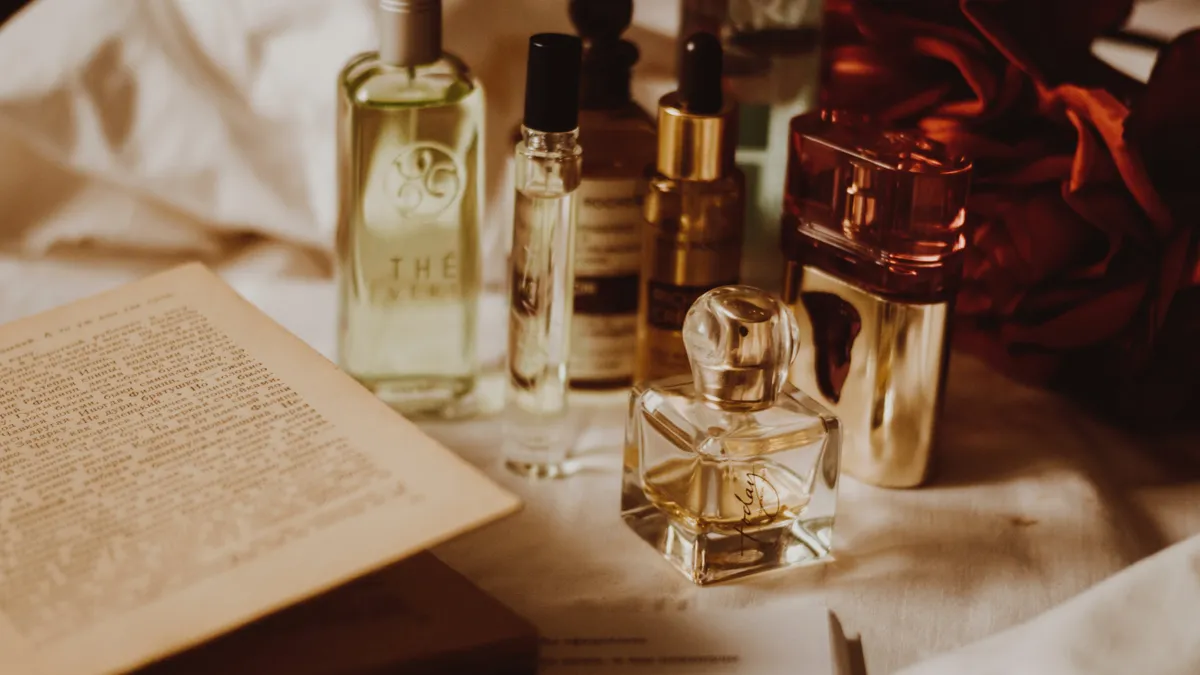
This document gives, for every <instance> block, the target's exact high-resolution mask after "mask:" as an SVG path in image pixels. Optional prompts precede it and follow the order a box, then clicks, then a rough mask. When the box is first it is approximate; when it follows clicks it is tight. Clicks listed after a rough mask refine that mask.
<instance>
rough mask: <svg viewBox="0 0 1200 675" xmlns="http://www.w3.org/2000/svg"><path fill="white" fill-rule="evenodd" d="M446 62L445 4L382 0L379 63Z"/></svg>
mask: <svg viewBox="0 0 1200 675" xmlns="http://www.w3.org/2000/svg"><path fill="white" fill-rule="evenodd" d="M440 58H442V0H379V59H380V60H381V61H383V62H384V63H390V64H393V65H397V66H419V65H422V64H425V63H433V62H434V61H437V60H438V59H440Z"/></svg>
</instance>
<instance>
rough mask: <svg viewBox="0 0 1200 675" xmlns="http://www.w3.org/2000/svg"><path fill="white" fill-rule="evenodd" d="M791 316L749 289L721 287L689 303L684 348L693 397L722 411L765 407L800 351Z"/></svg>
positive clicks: (782, 306)
mask: <svg viewBox="0 0 1200 675" xmlns="http://www.w3.org/2000/svg"><path fill="white" fill-rule="evenodd" d="M799 333H800V328H799V326H798V325H797V324H796V317H795V316H793V315H792V311H791V310H790V309H789V308H788V307H787V305H785V304H783V303H782V302H781V301H779V300H778V299H776V298H775V297H774V296H772V295H771V294H769V293H767V292H766V291H762V290H759V289H757V288H754V287H752V286H721V287H719V288H714V289H713V290H711V291H709V292H707V293H705V294H704V295H702V296H700V298H699V299H697V300H696V302H695V303H693V304H692V307H691V309H689V310H688V313H687V318H685V319H684V322H683V343H684V346H685V347H686V348H687V353H688V360H689V361H690V362H691V366H692V379H693V381H694V386H695V389H696V395H697V396H699V397H700V398H702V399H703V400H705V401H707V402H709V403H713V404H716V405H718V406H720V407H723V408H730V409H734V410H756V409H761V408H767V407H770V406H771V405H772V404H773V403H774V402H775V398H776V396H777V395H778V394H779V392H780V391H781V390H782V389H783V386H784V385H785V384H786V383H787V379H788V371H789V369H790V367H791V364H792V360H793V359H795V358H796V351H797V350H798V348H799V343H798V339H799Z"/></svg>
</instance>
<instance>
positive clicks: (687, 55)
mask: <svg viewBox="0 0 1200 675" xmlns="http://www.w3.org/2000/svg"><path fill="white" fill-rule="evenodd" d="M722 61H723V54H722V52H721V41H720V40H718V39H717V37H716V36H715V35H713V34H711V33H695V34H693V35H692V36H691V37H689V38H688V39H687V42H686V43H685V44H684V46H683V64H682V65H683V67H682V69H681V72H680V74H679V99H680V102H681V104H682V107H683V110H684V112H688V113H691V114H693V115H715V114H717V113H719V112H721V106H723V105H724V104H725V99H724V95H723V94H722V93H721V75H722V68H723V66H722Z"/></svg>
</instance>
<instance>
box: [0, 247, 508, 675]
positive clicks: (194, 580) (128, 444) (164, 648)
mask: <svg viewBox="0 0 1200 675" xmlns="http://www.w3.org/2000/svg"><path fill="white" fill-rule="evenodd" d="M519 506H520V502H519V500H518V499H517V498H516V497H515V496H513V495H511V494H509V493H508V492H506V491H505V490H503V489H501V488H499V487H498V486H496V485H495V484H494V483H492V482H491V481H490V480H488V479H487V478H486V477H484V476H483V474H482V473H480V472H479V471H477V470H476V469H475V468H474V467H472V466H471V465H469V464H467V463H466V462H464V461H462V460H461V459H459V458H458V457H457V456H456V455H454V454H453V453H451V452H450V451H449V450H447V449H445V448H444V447H442V446H440V445H439V444H438V443H437V442H435V441H434V440H432V439H430V438H429V437H427V436H425V435H424V434H423V433H421V432H420V431H419V430H418V429H417V428H416V427H415V426H414V425H412V424H411V423H409V422H408V421H406V420H404V419H403V418H402V417H400V416H399V415H396V414H395V413H393V412H392V411H391V410H390V409H389V408H387V407H386V406H385V405H384V404H382V403H380V402H379V401H378V400H377V399H376V398H375V397H374V396H372V395H371V394H370V393H368V392H367V390H365V389H364V388H362V387H360V386H359V385H358V384H357V383H355V382H354V381H352V380H350V379H349V378H348V377H346V376H345V375H343V374H342V373H341V372H340V371H338V370H337V368H336V367H335V366H334V365H333V364H332V363H330V362H329V361H328V360H327V359H325V358H324V357H322V356H320V355H319V354H317V353H316V352H314V351H312V350H311V349H310V348H309V347H308V346H306V345H305V344H304V343H303V342H301V341H300V340H299V339H298V338H296V337H295V336H293V335H291V334H290V333H288V332H287V331H285V330H284V329H282V328H281V327H279V326H278V325H277V324H275V323H274V322H272V321H271V320H270V319H268V318H267V317H266V316H264V315H263V314H261V313H260V312H259V311H258V310H257V309H255V308H254V307H253V306H252V305H250V304H249V303H248V302H246V301H245V300H243V299H242V298H241V297H240V296H238V295H237V293H235V292H234V291H233V290H232V289H231V288H230V287H228V286H227V285H226V284H225V283H224V282H222V281H221V280H220V279H219V278H218V277H216V276H215V275H214V274H212V273H211V272H210V271H208V270H207V269H205V268H204V267H203V266H200V265H195V264H193V265H185V266H182V267H179V268H176V269H174V270H171V271H168V272H164V273H162V274H158V275H155V276H152V277H149V278H146V279H144V280H142V281H139V282H135V283H133V284H129V285H127V286H124V287H121V288H118V289H116V290H113V291H109V292H107V293H103V294H100V295H97V296H94V297H92V298H89V299H87V300H84V301H81V302H78V303H74V304H71V305H67V306H65V307H62V308H59V309H57V310H53V311H50V312H46V313H44V314H40V315H37V316H34V317H30V318H27V319H23V320H21V321H17V322H15V323H12V324H9V325H6V326H4V327H0V673H4V675H33V674H36V675H91V674H93V673H108V672H115V671H125V670H129V669H131V668H134V667H137V666H140V665H143V664H146V663H149V662H152V661H155V660H157V659H159V658H161V657H163V656H165V655H168V654H171V653H174V652H178V651H180V650H182V649H184V648H187V647H189V646H192V645H195V644H198V643H201V642H203V641H206V640H208V639H210V638H212V637H214V636H216V635H219V634H222V633H226V632H228V631H230V630H232V629H234V628H236V627H238V626H240V625H242V624H245V623H247V622H249V621H252V620H254V619H257V618H259V617H262V616H264V615H266V614H269V613H271V612H273V611H275V610H277V609H280V608H282V607H285V606H289V605H292V604H294V603H296V602H298V601H301V600H304V599H306V598H309V597H311V596H314V595H316V594H318V593H320V592H322V591H325V590H327V589H330V588H333V587H335V586H338V585H340V584H342V583H344V582H346V581H348V580H350V579H352V578H356V577H359V576H360V575H363V574H365V573H367V572H370V571H372V570H375V569H378V568H380V567H382V566H384V565H386V564H387V563H391V562H393V561H396V560H399V559H401V558H404V557H407V556H409V555H411V554H413V553H415V552H417V551H420V550H423V549H426V548H428V547H430V546H433V545H435V544H437V543H440V542H442V541H445V540H447V539H449V538H452V537H454V536H456V535H458V534H460V533H462V532H464V531H466V530H469V529H472V528H474V527H477V526H479V525H481V524H483V523H486V522H489V521H491V520H494V519H496V518H498V517H500V516H503V515H505V514H508V513H511V512H513V511H515V510H516V509H518V508H519Z"/></svg>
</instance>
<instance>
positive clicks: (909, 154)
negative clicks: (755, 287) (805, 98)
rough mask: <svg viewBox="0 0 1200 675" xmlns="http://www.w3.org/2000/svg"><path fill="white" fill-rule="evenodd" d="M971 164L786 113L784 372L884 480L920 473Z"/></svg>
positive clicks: (874, 478)
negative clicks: (787, 350)
mask: <svg viewBox="0 0 1200 675" xmlns="http://www.w3.org/2000/svg"><path fill="white" fill-rule="evenodd" d="M970 175H971V165H970V163H969V162H968V161H967V160H966V159H964V158H961V157H956V156H953V155H951V154H950V153H949V152H948V151H947V149H946V148H945V147H944V146H941V145H939V144H937V143H934V142H932V141H929V140H926V139H924V138H922V137H920V136H918V135H914V134H908V133H897V132H887V131H881V130H878V129H876V128H873V127H870V126H864V125H856V124H851V123H838V124H834V123H831V122H830V121H829V120H826V119H823V118H822V115H821V114H819V113H813V114H809V115H802V116H800V117H797V118H796V119H795V120H793V122H792V138H791V157H790V161H789V165H788V176H787V186H786V198H785V202H784V204H785V206H784V214H783V227H785V228H787V230H788V232H789V234H790V235H791V236H790V237H789V238H788V246H789V249H790V250H787V251H785V255H786V256H787V257H788V263H787V272H786V278H785V280H784V299H785V301H786V302H787V303H788V304H789V305H791V307H792V309H793V311H794V312H795V314H796V318H797V320H798V322H799V324H800V345H801V347H800V353H799V355H798V356H797V358H796V361H795V363H794V364H793V367H792V383H793V384H795V385H796V387H798V388H799V389H801V390H803V391H806V392H808V393H809V394H810V395H812V396H813V397H814V398H816V399H817V400H818V401H820V402H821V403H822V404H824V405H826V406H827V407H829V408H830V409H831V410H832V411H833V412H834V414H836V415H837V416H838V417H839V418H840V419H841V420H842V423H843V425H844V427H845V433H846V438H845V446H844V451H843V468H844V470H845V471H846V473H847V474H849V475H851V476H853V477H855V478H857V479H859V480H862V481H864V482H867V483H870V484H873V485H878V486H883V487H897V488H900V487H915V486H918V485H920V484H921V483H923V482H924V481H925V480H926V479H927V478H928V476H929V474H930V469H931V465H932V462H933V460H934V448H935V446H936V443H937V430H938V417H939V415H940V413H941V407H942V392H943V389H944V384H945V378H946V368H947V362H948V356H949V348H948V347H949V336H948V326H949V323H948V322H949V318H950V315H951V312H952V309H953V303H954V296H955V293H956V292H957V290H958V287H959V284H960V282H961V278H962V261H963V250H964V247H965V245H966V243H965V238H964V236H963V232H962V227H963V222H964V211H963V206H964V204H965V202H966V198H967V190H968V187H969V184H970Z"/></svg>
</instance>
